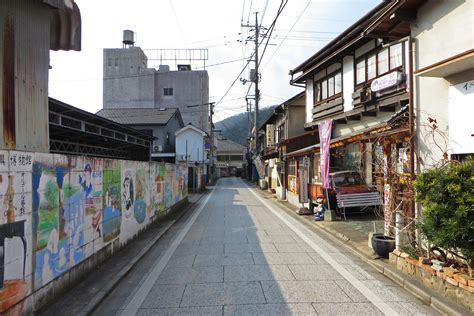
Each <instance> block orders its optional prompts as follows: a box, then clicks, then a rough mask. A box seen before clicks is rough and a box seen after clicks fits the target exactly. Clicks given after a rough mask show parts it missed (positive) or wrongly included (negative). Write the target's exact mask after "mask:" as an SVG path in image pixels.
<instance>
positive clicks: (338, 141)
mask: <svg viewBox="0 0 474 316" xmlns="http://www.w3.org/2000/svg"><path fill="white" fill-rule="evenodd" d="M407 115H408V105H405V106H403V107H402V108H401V109H400V110H399V111H398V112H396V113H394V114H393V115H392V116H390V117H389V118H388V119H386V120H385V121H382V122H380V123H378V124H376V125H374V126H371V127H367V128H363V129H360V130H358V131H354V132H352V133H349V134H346V135H342V136H339V137H336V138H333V139H331V142H330V148H337V147H341V146H344V145H347V144H350V143H353V142H356V141H359V140H365V141H367V140H369V139H373V138H377V137H387V136H392V135H394V134H399V133H407V132H409V128H408V126H407V123H406V124H403V123H402V124H401V125H400V123H397V121H399V120H400V119H403V118H404V117H406V116H407ZM371 132H372V133H373V134H370V133H371ZM316 152H319V144H316V145H311V146H308V147H305V148H302V149H298V150H295V151H292V152H289V153H286V154H285V155H284V157H298V156H304V155H309V154H312V153H316Z"/></svg>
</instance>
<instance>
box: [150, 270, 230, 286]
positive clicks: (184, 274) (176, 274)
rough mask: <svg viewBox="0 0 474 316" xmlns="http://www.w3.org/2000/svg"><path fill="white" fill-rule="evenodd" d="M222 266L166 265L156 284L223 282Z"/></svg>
mask: <svg viewBox="0 0 474 316" xmlns="http://www.w3.org/2000/svg"><path fill="white" fill-rule="evenodd" d="M223 280H224V269H223V267H222V266H211V267H168V268H166V269H164V270H163V272H162V273H161V275H160V277H159V278H158V280H157V281H156V284H188V283H215V282H223Z"/></svg>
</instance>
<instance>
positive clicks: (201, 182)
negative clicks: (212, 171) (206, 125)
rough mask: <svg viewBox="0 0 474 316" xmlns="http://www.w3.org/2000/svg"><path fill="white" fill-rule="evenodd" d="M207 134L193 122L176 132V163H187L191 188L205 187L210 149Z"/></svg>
mask: <svg viewBox="0 0 474 316" xmlns="http://www.w3.org/2000/svg"><path fill="white" fill-rule="evenodd" d="M207 136H208V135H207V134H206V133H205V132H204V131H203V130H200V129H199V128H197V127H196V126H194V125H192V124H188V125H186V126H185V127H183V128H181V129H180V130H178V131H176V132H175V137H176V163H187V165H188V167H189V169H188V176H189V178H188V185H189V189H190V190H200V189H203V188H204V186H205V184H206V182H207V175H208V174H209V172H208V171H209V150H208V149H206V140H207Z"/></svg>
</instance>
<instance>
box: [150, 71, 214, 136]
mask: <svg viewBox="0 0 474 316" xmlns="http://www.w3.org/2000/svg"><path fill="white" fill-rule="evenodd" d="M164 88H173V95H172V96H165V95H163V89H164ZM155 91H156V99H155V107H157V108H166V107H177V108H179V111H180V112H181V116H182V117H183V121H184V125H187V124H188V123H192V124H193V125H194V126H196V127H198V128H199V129H202V130H203V131H205V132H209V131H210V129H209V126H210V125H209V124H210V123H209V105H208V104H205V103H208V102H209V76H208V74H207V71H203V70H200V71H167V72H158V73H156V81H155ZM189 105H200V106H195V107H188V106H189Z"/></svg>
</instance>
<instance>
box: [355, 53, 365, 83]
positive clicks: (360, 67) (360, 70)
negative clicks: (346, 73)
mask: <svg viewBox="0 0 474 316" xmlns="http://www.w3.org/2000/svg"><path fill="white" fill-rule="evenodd" d="M356 77H357V80H356V84H359V83H362V82H364V81H365V59H362V60H361V61H359V62H358V63H357V65H356Z"/></svg>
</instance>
